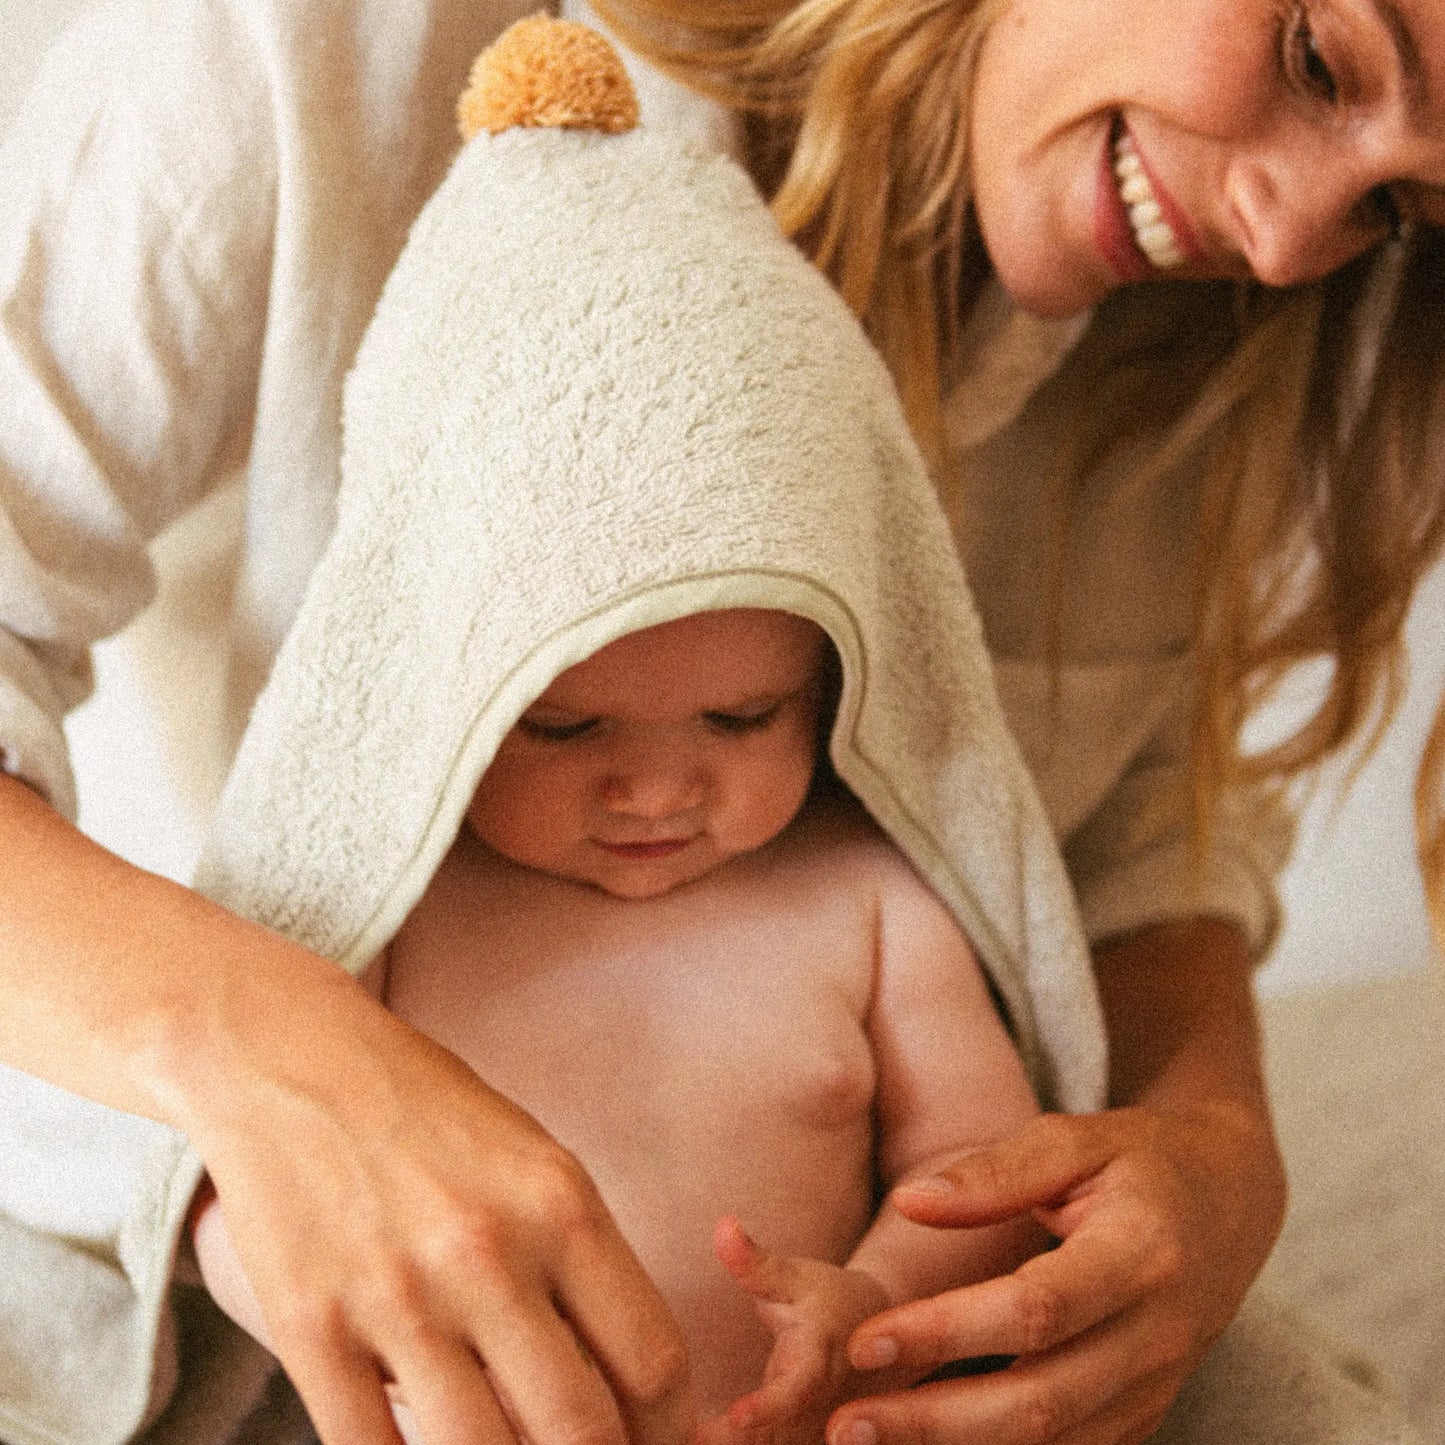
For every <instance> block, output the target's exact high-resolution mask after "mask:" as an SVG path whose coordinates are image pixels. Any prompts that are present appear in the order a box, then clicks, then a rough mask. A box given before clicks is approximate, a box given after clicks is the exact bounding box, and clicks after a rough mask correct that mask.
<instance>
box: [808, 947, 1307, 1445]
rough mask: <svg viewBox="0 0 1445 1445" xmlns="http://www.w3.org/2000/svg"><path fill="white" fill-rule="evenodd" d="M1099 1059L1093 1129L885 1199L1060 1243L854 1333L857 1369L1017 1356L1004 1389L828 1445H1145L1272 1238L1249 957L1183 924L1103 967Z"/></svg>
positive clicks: (956, 1165) (906, 1413)
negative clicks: (991, 1277)
mask: <svg viewBox="0 0 1445 1445" xmlns="http://www.w3.org/2000/svg"><path fill="white" fill-rule="evenodd" d="M1097 965H1098V973H1099V981H1100V987H1101V991H1102V994H1103V999H1104V1006H1105V1011H1106V1015H1107V1019H1108V1024H1109V1029H1110V1036H1111V1039H1112V1041H1113V1047H1114V1064H1113V1069H1112V1080H1111V1082H1112V1093H1113V1098H1112V1102H1113V1104H1114V1105H1115V1107H1114V1108H1113V1109H1111V1110H1110V1111H1108V1112H1105V1113H1102V1114H1098V1115H1092V1116H1079V1117H1065V1116H1060V1115H1052V1116H1046V1117H1044V1118H1042V1119H1039V1120H1038V1121H1037V1122H1035V1123H1033V1124H1031V1125H1028V1126H1026V1127H1025V1128H1024V1129H1023V1130H1021V1131H1020V1132H1019V1133H1018V1134H1016V1135H1015V1136H1014V1137H1013V1138H1012V1139H1010V1140H1009V1141H1007V1142H1006V1143H1004V1144H1003V1145H1000V1146H999V1147H997V1148H994V1149H989V1150H986V1151H983V1152H981V1153H977V1154H973V1155H970V1156H964V1157H960V1158H957V1159H955V1160H954V1161H953V1162H952V1163H951V1164H950V1165H949V1166H948V1168H947V1169H945V1170H941V1171H935V1173H934V1176H933V1177H932V1178H930V1179H928V1180H925V1181H917V1182H915V1183H905V1184H903V1185H902V1186H900V1187H899V1188H898V1189H897V1190H895V1191H894V1194H893V1202H894V1203H895V1205H896V1206H897V1207H898V1208H899V1209H900V1210H902V1211H903V1212H905V1213H907V1214H908V1215H909V1216H910V1217H911V1218H913V1219H916V1220H919V1221H920V1222H926V1223H930V1224H935V1225H942V1226H956V1225H976V1224H980V1223H984V1222H987V1221H991V1220H998V1219H1004V1218H1008V1217H1010V1216H1012V1215H1015V1214H1017V1213H1019V1212H1021V1211H1033V1212H1035V1213H1036V1214H1037V1216H1038V1217H1039V1218H1040V1219H1041V1220H1043V1221H1044V1222H1045V1223H1046V1224H1047V1225H1048V1226H1049V1228H1050V1229H1052V1230H1053V1231H1054V1232H1055V1233H1056V1234H1057V1235H1059V1236H1060V1237H1061V1238H1062V1240H1063V1243H1062V1244H1061V1245H1060V1247H1059V1248H1058V1249H1056V1250H1054V1251H1052V1252H1050V1253H1048V1254H1044V1255H1040V1256H1038V1257H1037V1258H1035V1259H1033V1260H1030V1261H1029V1262H1028V1263H1027V1264H1025V1265H1023V1266H1022V1267H1021V1268H1020V1269H1019V1270H1017V1271H1016V1272H1015V1273H1014V1274H1012V1275H1010V1276H1007V1277H1006V1278H1004V1279H1001V1280H998V1281H994V1282H991V1283H987V1284H984V1285H979V1286H974V1287H973V1288H971V1289H967V1290H962V1291H956V1292H954V1293H952V1294H946V1295H942V1296H939V1297H938V1298H936V1299H933V1300H926V1301H922V1302H920V1303H919V1304H916V1305H912V1306H905V1307H903V1308H902V1309H899V1310H894V1311H890V1312H888V1313H886V1314H884V1315H881V1316H879V1317H878V1318H877V1319H874V1320H871V1321H869V1322H868V1324H867V1325H865V1326H864V1327H863V1328H862V1329H860V1330H859V1331H858V1332H857V1333H855V1335H854V1337H853V1341H852V1346H851V1348H852V1351H853V1357H854V1359H855V1361H856V1362H857V1363H859V1364H865V1363H870V1362H875V1361H876V1362H878V1363H880V1364H881V1363H883V1362H885V1361H888V1360H892V1361H894V1362H898V1361H901V1362H903V1363H906V1364H908V1365H910V1366H925V1367H926V1366H932V1365H936V1364H942V1363H944V1362H946V1361H948V1360H950V1359H955V1358H960V1357H965V1356H972V1355H985V1354H1008V1355H1017V1356H1019V1357H1020V1358H1019V1360H1018V1361H1017V1362H1016V1364H1015V1365H1014V1366H1013V1367H1012V1368H1010V1369H1009V1370H1007V1371H1004V1372H1002V1373H1000V1374H996V1375H991V1376H987V1377H984V1378H982V1379H977V1380H959V1381H949V1382H945V1383H940V1384H936V1385H930V1386H925V1387H923V1388H922V1389H920V1390H916V1391H912V1392H908V1393H906V1394H898V1395H890V1396H884V1397H879V1398H874V1399H870V1400H860V1401H857V1402H855V1403H852V1404H849V1405H846V1406H844V1407H843V1408H842V1409H841V1410H839V1411H838V1412H837V1413H836V1414H835V1415H834V1417H833V1419H832V1421H831V1422H830V1426H829V1439H830V1441H832V1442H833V1445H860V1442H864V1441H871V1440H875V1439H878V1438H882V1439H885V1440H888V1441H890V1442H903V1441H912V1440H915V1439H918V1438H920V1437H922V1436H924V1435H927V1436H929V1437H930V1438H944V1439H947V1440H948V1441H949V1442H950V1445H972V1442H979V1445H982V1442H985V1441H986V1442H989V1445H1035V1442H1044V1441H1056V1440H1057V1441H1072V1440H1078V1441H1083V1440H1086V1439H1087V1440H1090V1441H1101V1442H1103V1441H1108V1442H1122V1441H1131V1442H1133V1441H1142V1440H1143V1439H1145V1438H1146V1437H1147V1436H1148V1435H1149V1434H1150V1433H1151V1432H1152V1431H1153V1430H1154V1428H1155V1427H1156V1426H1157V1425H1158V1423H1159V1421H1160V1420H1161V1419H1162V1417H1163V1415H1164V1413H1165V1412H1166V1410H1167V1409H1168V1406H1169V1404H1170V1403H1171V1402H1172V1400H1173V1398H1174V1396H1175V1394H1176V1393H1177V1392H1178V1389H1179V1387H1180V1385H1181V1384H1182V1383H1183V1381H1184V1380H1185V1378H1186V1377H1187V1376H1188V1374H1189V1372H1190V1371H1191V1370H1192V1369H1193V1368H1194V1366H1195V1365H1196V1364H1197V1363H1198V1362H1199V1360H1200V1359H1201V1358H1202V1357H1203V1355H1204V1353H1205V1351H1206V1350H1207V1349H1208V1347H1209V1345H1210V1344H1211V1343H1212V1342H1213V1340H1214V1339H1215V1338H1216V1337H1217V1336H1218V1335H1219V1333H1220V1332H1221V1331H1222V1330H1223V1329H1224V1327H1225V1325H1226V1324H1227V1323H1228V1322H1229V1320H1230V1319H1231V1318H1232V1317H1233V1315H1234V1313H1235V1311H1236V1309H1237V1308H1238V1305H1239V1303H1240V1301H1241V1299H1242V1298H1243V1296H1244V1293H1245V1291H1246V1290H1247V1289H1248V1287H1249V1284H1250V1282H1251V1281H1252V1280H1253V1279H1254V1277H1255V1275H1256V1274H1257V1273H1258V1271H1259V1269H1260V1268H1261V1266H1262V1265H1263V1263H1264V1260H1265V1258H1266V1256H1267V1255H1268V1253H1269V1250H1270V1248H1271V1246H1272V1244H1273V1242H1274V1239H1275V1236H1276V1234H1277V1233H1278V1230H1279V1227H1280V1224H1281V1222H1282V1219H1283V1213H1284V1203H1285V1184H1284V1174H1283V1169H1282V1166H1281V1162H1280V1158H1279V1153H1278V1150H1277V1148H1276V1145H1275V1141H1274V1137H1273V1132H1272V1129H1271V1125H1270V1120H1269V1112H1268V1107H1267V1104H1266V1100H1265V1094H1264V1086H1263V1081H1262V1075H1261V1068H1260V1057H1259V1042H1258V1034H1257V1029H1256V1024H1255V1014H1254V1005H1253V999H1252V994H1251V989H1250V960H1249V956H1248V951H1247V949H1246V947H1245V944H1244V940H1243V937H1242V935H1241V934H1240V933H1239V931H1238V930H1237V929H1236V928H1235V927H1234V926H1233V925H1232V924H1230V923H1228V922H1225V921H1223V920H1219V919H1213V918H1199V919H1192V920H1182V921H1177V922H1169V923H1161V924H1157V925H1151V926H1149V927H1145V928H1141V929H1139V930H1137V931H1136V932H1134V933H1131V934H1129V935H1128V936H1125V937H1120V938H1115V939H1111V940H1108V941H1106V942H1105V943H1104V944H1102V945H1101V946H1100V947H1099V949H1098V950H1097Z"/></svg>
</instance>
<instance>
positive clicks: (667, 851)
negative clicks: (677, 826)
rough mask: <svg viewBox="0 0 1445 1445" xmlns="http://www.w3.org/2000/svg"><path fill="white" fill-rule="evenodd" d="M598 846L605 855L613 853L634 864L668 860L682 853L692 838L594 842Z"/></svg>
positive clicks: (615, 856)
mask: <svg viewBox="0 0 1445 1445" xmlns="http://www.w3.org/2000/svg"><path fill="white" fill-rule="evenodd" d="M594 841H596V842H597V846H598V847H599V848H601V849H602V850H603V852H605V853H611V854H612V856H613V857H614V858H625V859H627V860H628V861H629V862H632V863H644V862H647V861H648V860H650V859H653V858H668V857H671V855H672V854H674V853H680V852H681V851H682V850H683V849H684V848H686V847H687V845H688V844H689V843H691V842H692V839H691V838H665V839H663V840H661V841H660V842H657V843H603V842H602V841H600V840H594Z"/></svg>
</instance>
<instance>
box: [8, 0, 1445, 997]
mask: <svg viewBox="0 0 1445 1445" xmlns="http://www.w3.org/2000/svg"><path fill="white" fill-rule="evenodd" d="M88 8H90V0H0V126H4V125H7V124H8V123H9V121H10V119H11V117H12V115H13V112H14V110H15V108H16V107H17V106H18V105H19V103H20V99H21V96H22V95H23V93H24V91H25V89H26V88H27V87H28V86H29V84H30V82H31V79H32V77H33V75H34V71H35V67H36V64H37V59H38V57H39V56H40V55H41V54H42V53H43V51H44V49H45V47H46V46H47V44H48V43H49V42H50V41H51V39H52V38H53V36H54V35H55V33H56V32H57V31H58V29H59V28H60V27H61V26H62V25H63V24H64V23H65V22H66V21H68V20H70V19H71V18H73V17H74V16H76V15H79V14H80V13H81V12H82V11H83V10H86V9H88ZM232 500H233V501H234V499H232ZM235 513H236V508H235V506H234V505H231V504H228V503H227V502H226V501H225V500H223V501H221V502H220V503H219V504H217V505H216V506H215V507H213V508H212V509H211V511H210V512H209V513H208V514H207V515H206V516H205V517H202V518H197V519H194V520H193V521H192V522H190V523H189V524H188V525H187V526H186V527H185V528H184V529H183V530H182V531H181V533H180V534H179V535H176V536H173V537H171V538H168V539H167V540H166V542H165V543H164V544H163V546H162V547H161V548H160V549H159V556H160V560H161V562H162V566H163V574H164V576H165V577H166V579H167V587H166V591H165V593H164V595H163V598H162V606H161V608H160V609H159V610H158V611H157V613H156V614H155V615H154V616H152V617H149V618H147V619H146V620H145V621H143V622H142V623H141V624H140V625H139V626H138V627H136V628H133V629H132V630H131V632H130V633H129V634H127V635H126V636H125V637H124V638H122V639H119V640H118V641H116V642H114V643H111V644H108V645H107V646H105V647H103V648H101V649H100V652H99V656H98V659H97V667H98V672H99V678H100V687H99V689H98V692H97V695H96V697H95V699H94V700H93V701H92V702H91V703H90V704H88V705H87V706H86V707H84V708H82V709H81V710H80V711H79V712H78V713H77V714H76V716H75V718H74V720H73V722H72V725H71V734H72V739H73V745H74V748H75V752H76V758H77V765H78V767H79V769H80V772H81V793H82V798H83V799H84V813H83V822H84V825H85V826H86V828H87V829H88V830H89V831H90V832H92V833H93V834H94V835H95V836H96V837H98V838H100V839H101V840H102V841H103V842H105V843H107V844H109V845H110V846H112V847H114V848H115V849H116V850H117V851H119V852H121V853H123V854H125V855H126V856H128V857H130V858H132V859H133V860H134V861H136V862H139V863H141V864H143V865H144V866H146V867H149V868H153V869H155V870H156V871H159V872H164V873H168V874H171V875H173V876H184V875H185V873H186V871H187V869H188V868H189V866H190V862H191V859H192V858H193V856H194V852H195V848H196V844H197V831H198V827H199V819H200V816H201V813H202V810H203V807H204V802H205V800H206V798H207V797H208V796H209V795H210V793H211V790H212V789H213V788H214V786H215V783H216V778H215V771H214V761H213V759H212V758H211V757H210V755H209V754H208V751H207V743H208V740H209V738H210V736H211V734H210V731H209V727H210V722H211V719H212V717H213V716H214V711H215V699H216V689H217V687H218V686H219V680H220V667H221V649H222V646H223V642H222V639H221V636H220V634H219V632H218V631H217V629H216V626H215V623H216V619H217V615H218V613H219V611H220V610H221V609H222V608H223V607H224V588H225V583H226V576H225V570H224V569H225V559H226V555H227V544H228V538H229V535H232V534H231V533H230V531H229V529H230V528H233V527H234V526H235V524H236V517H235ZM1411 644H1412V665H1413V670H1414V672H1415V674H1416V675H1415V677H1414V680H1413V683H1412V687H1411V690H1410V694H1409V697H1408V698H1407V700H1406V704H1405V707H1404V710H1403V713H1402V715H1401V717H1400V719H1399V722H1398V724H1397V726H1396V728H1395V729H1394V731H1393V733H1392V734H1391V736H1390V738H1389V740H1388V742H1387V743H1386V745H1385V747H1384V749H1383V750H1382V752H1381V754H1380V755H1379V757H1378V758H1377V759H1376V760H1375V761H1374V762H1372V763H1371V765H1370V766H1369V767H1368V768H1367V769H1366V770H1365V772H1364V774H1363V776H1362V777H1361V778H1360V780H1359V782H1358V784H1357V785H1356V787H1355V789H1354V791H1353V793H1352V795H1351V796H1350V798H1349V800H1348V802H1347V803H1346V805H1345V806H1344V808H1343V810H1341V811H1339V812H1338V814H1337V815H1336V812H1335V810H1334V808H1333V806H1332V805H1331V803H1330V800H1329V799H1328V797H1325V798H1323V799H1322V800H1321V801H1320V802H1319V803H1318V804H1317V805H1316V806H1315V807H1314V808H1313V809H1312V810H1311V812H1310V814H1309V820H1308V826H1307V828H1306V832H1305V836H1304V839H1303V841H1302V844H1301V847H1300V849H1299V855H1298V857H1297V859H1296V863H1295V865H1294V867H1292V868H1291V870H1290V872H1289V874H1288V876H1287V877H1286V879H1285V896H1286V901H1287V907H1288V925H1287V928H1286V932H1285V936H1284V938H1283V939H1282V940H1281V944H1280V947H1279V948H1278V950H1277V951H1276V954H1275V957H1274V959H1273V960H1272V961H1271V963H1270V965H1269V966H1268V967H1267V968H1266V970H1265V972H1264V974H1263V977H1262V987H1263V988H1264V989H1265V991H1266V992H1282V991H1286V990H1290V989H1293V988H1297V987H1300V986H1303V985H1308V984H1311V983H1315V982H1321V981H1327V980H1330V979H1334V978H1339V977H1358V976H1367V975H1371V974H1375V973H1378V972H1382V971H1390V970H1396V969H1408V968H1416V967H1419V966H1421V965H1422V964H1423V963H1424V961H1425V959H1426V958H1427V956H1428V953H1429V940H1428V932H1427V929H1426V926H1425V915H1424V909H1423V902H1422V897H1421V893H1420V888H1419V883H1418V879H1417V877H1416V873H1415V869H1414V865H1413V858H1412V851H1411V849H1412V844H1411V836H1410V822H1409V819H1410V812H1409V783H1410V778H1411V775H1412V773H1413V769H1414V765H1415V760H1416V758H1417V757H1418V755H1419V750H1420V746H1421V741H1422V739H1423V737H1424V731H1425V727H1426V725H1427V723H1428V719H1429V712H1430V707H1431V704H1432V700H1433V699H1434V698H1435V697H1437V696H1438V695H1439V693H1440V689H1441V687H1442V685H1445V576H1437V577H1436V578H1434V579H1433V580H1432V582H1431V584H1430V585H1429V586H1428V587H1427V588H1426V589H1425V590H1424V592H1423V594H1422V596H1421V598H1420V600H1419V604H1418V605H1417V607H1416V609H1415V615H1414V618H1413V620H1412V625H1411ZM157 682H160V683H161V684H162V685H161V686H160V687H159V688H158V687H156V686H154V684H155V683H157ZM1265 725H1266V726H1268V721H1267V720H1266V724H1265Z"/></svg>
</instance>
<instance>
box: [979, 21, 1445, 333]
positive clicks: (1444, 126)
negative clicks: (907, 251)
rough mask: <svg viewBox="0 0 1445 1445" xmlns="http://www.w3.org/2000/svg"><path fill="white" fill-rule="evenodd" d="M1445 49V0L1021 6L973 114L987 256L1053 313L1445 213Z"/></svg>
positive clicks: (1302, 271) (1294, 271)
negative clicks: (1130, 288) (1124, 288)
mask: <svg viewBox="0 0 1445 1445" xmlns="http://www.w3.org/2000/svg"><path fill="white" fill-rule="evenodd" d="M1126 41H1127V43H1125V42H1126ZM1442 59H1445V7H1441V6H1440V5H1439V4H1438V3H1437V0H1296V3H1289V4H1281V3H1280V0H1014V3H1013V4H1012V5H1011V6H1009V8H1008V9H1006V10H1005V11H1004V12H1003V14H1002V15H1001V16H1000V18H999V19H998V20H997V21H996V22H995V24H994V25H993V27H992V28H991V29H990V31H989V33H988V35H987V37H986V39H985V41H984V44H983V46H982V48H981V51H980V56H979V63H978V68H977V73H976V77H975V86H974V91H973V103H972V110H971V113H970V119H971V121H972V124H971V127H970V138H971V139H970V158H971V163H972V180H973V201H974V208H975V213H976V216H977V219H978V224H979V229H980V232H981V234H982V237H983V241H984V245H985V247H986V248H987V250H988V254H989V258H990V260H991V261H992V263H993V266H994V269H995V271H996V273H997V274H998V277H999V279H1000V281H1001V282H1002V284H1003V285H1004V287H1005V289H1006V290H1008V291H1009V292H1010V293H1011V294H1012V295H1013V296H1014V298H1015V299H1016V300H1017V301H1018V302H1019V303H1020V304H1021V305H1023V306H1024V307H1026V308H1027V309H1029V310H1032V311H1035V312H1037V313H1039V314H1041V315H1069V314H1073V313H1075V312H1078V311H1081V310H1085V309H1087V308H1088V307H1090V306H1092V305H1094V304H1095V303H1096V302H1097V301H1099V300H1100V299H1102V297H1103V296H1104V295H1105V294H1107V293H1108V292H1109V291H1111V290H1113V289H1114V288H1116V287H1118V286H1120V285H1123V284H1127V283H1130V282H1136V281H1144V280H1148V279H1151V278H1153V277H1159V276H1170V275H1178V276H1181V277H1188V278H1195V279H1210V280H1220V279H1248V278H1251V277H1252V278H1253V279H1255V280H1258V281H1261V282H1264V283H1265V284H1268V285H1276V286H1287V285H1292V284H1296V283H1299V282H1305V281H1311V280H1315V279H1317V278H1318V277H1320V276H1323V275H1325V274H1326V273H1327V272H1329V271H1332V270H1334V269H1335V268H1337V267H1339V266H1341V265H1343V264H1345V263H1346V262H1347V261H1349V260H1351V259H1352V258H1353V257H1354V256H1356V255H1358V254H1360V253H1361V252H1362V251H1364V250H1366V249H1368V248H1369V247H1370V246H1373V245H1376V244H1377V243H1379V242H1380V241H1381V240H1383V239H1385V238H1386V237H1387V236H1388V235H1389V234H1390V233H1391V231H1392V230H1393V229H1394V228H1395V227H1396V226H1397V225H1398V224H1399V222H1400V220H1401V218H1402V217H1403V218H1405V219H1412V220H1418V221H1424V222H1429V223H1434V224H1439V223H1441V222H1445V157H1442V154H1441V148H1440V145H1439V140H1438V137H1439V136H1440V135H1441V134H1445V64H1442Z"/></svg>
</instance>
